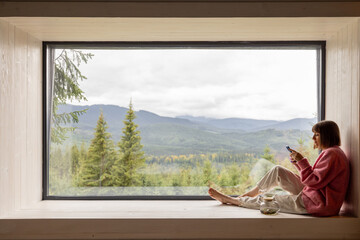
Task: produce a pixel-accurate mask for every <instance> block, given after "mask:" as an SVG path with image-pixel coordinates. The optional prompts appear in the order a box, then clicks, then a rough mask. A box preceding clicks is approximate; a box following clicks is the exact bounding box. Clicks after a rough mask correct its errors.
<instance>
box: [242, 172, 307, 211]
mask: <svg viewBox="0 0 360 240" xmlns="http://www.w3.org/2000/svg"><path fill="white" fill-rule="evenodd" d="M276 186H279V187H281V188H282V189H284V190H285V191H287V192H289V193H290V195H276V196H275V200H276V201H277V202H278V203H279V206H280V211H281V212H285V213H295V214H307V211H306V209H305V205H304V202H303V200H302V198H301V194H302V189H303V188H304V185H303V184H302V183H301V181H300V177H299V176H298V175H296V174H294V173H293V172H291V171H290V170H288V169H286V168H284V167H281V166H275V167H273V168H272V169H271V170H270V171H269V172H267V173H266V174H265V176H264V177H263V178H262V179H261V180H260V181H259V182H258V183H257V187H258V188H259V189H260V190H261V191H264V192H266V191H269V190H271V189H272V188H274V187H276ZM239 200H240V206H241V207H245V208H252V209H259V206H260V203H259V196H257V197H239Z"/></svg>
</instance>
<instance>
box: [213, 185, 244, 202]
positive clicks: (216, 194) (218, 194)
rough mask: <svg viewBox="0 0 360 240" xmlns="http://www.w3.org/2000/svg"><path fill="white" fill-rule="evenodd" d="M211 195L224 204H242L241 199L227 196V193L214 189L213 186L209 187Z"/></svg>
mask: <svg viewBox="0 0 360 240" xmlns="http://www.w3.org/2000/svg"><path fill="white" fill-rule="evenodd" d="M208 193H209V195H210V197H212V198H213V199H215V200H218V201H219V202H221V203H223V204H233V205H236V206H238V205H239V204H240V202H239V200H238V199H236V198H233V197H230V196H227V195H225V194H222V193H221V192H219V191H217V190H215V189H213V188H209V191H208Z"/></svg>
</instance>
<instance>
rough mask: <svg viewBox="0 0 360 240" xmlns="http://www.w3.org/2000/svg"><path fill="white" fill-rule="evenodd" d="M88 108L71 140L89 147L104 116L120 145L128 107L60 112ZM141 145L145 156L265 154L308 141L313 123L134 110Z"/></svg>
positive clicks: (69, 107) (64, 108)
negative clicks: (165, 113)
mask: <svg viewBox="0 0 360 240" xmlns="http://www.w3.org/2000/svg"><path fill="white" fill-rule="evenodd" d="M84 109H87V111H86V113H85V114H83V115H81V116H80V117H79V123H77V124H74V125H73V126H74V127H76V130H75V132H74V133H75V134H73V135H72V137H71V138H69V139H68V141H67V143H68V144H73V143H74V142H86V143H89V142H90V140H91V139H92V138H93V132H94V128H95V126H96V123H97V120H98V117H99V115H100V111H102V112H103V114H104V118H105V120H106V122H107V123H108V126H109V128H108V130H107V131H108V132H109V133H111V135H112V139H113V140H114V141H115V142H116V143H117V142H118V141H119V140H120V138H121V135H122V128H123V126H124V123H123V121H124V119H125V116H126V112H127V110H128V109H127V108H124V107H119V106H115V105H91V106H76V105H62V106H59V109H58V113H63V112H71V111H80V110H84ZM135 114H136V119H135V120H134V121H135V123H136V124H138V125H139V130H140V133H141V142H142V144H143V145H144V151H145V152H146V153H147V154H154V155H169V154H191V153H193V154H195V153H204V152H221V151H231V152H238V153H244V152H248V153H261V152H262V151H263V149H264V148H265V146H266V145H269V146H270V147H271V148H273V149H274V150H276V151H285V149H284V146H285V145H292V146H296V144H297V139H299V138H305V139H310V138H308V136H311V125H310V124H309V122H311V121H312V120H313V119H305V118H304V119H300V118H299V119H291V120H289V121H281V122H280V121H274V120H255V119H245V118H227V119H213V118H205V117H192V116H180V117H174V118H173V117H163V116H160V115H157V114H155V113H152V112H149V111H144V110H140V111H136V112H135Z"/></svg>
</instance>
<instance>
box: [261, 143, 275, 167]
mask: <svg viewBox="0 0 360 240" xmlns="http://www.w3.org/2000/svg"><path fill="white" fill-rule="evenodd" d="M261 157H262V158H264V159H266V160H268V161H270V162H272V163H274V164H276V161H275V155H274V154H272V153H271V149H270V147H269V145H266V147H265V148H264V154H263V155H261Z"/></svg>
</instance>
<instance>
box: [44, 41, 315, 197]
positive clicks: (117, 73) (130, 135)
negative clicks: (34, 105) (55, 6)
mask: <svg viewBox="0 0 360 240" xmlns="http://www.w3.org/2000/svg"><path fill="white" fill-rule="evenodd" d="M48 49H50V50H52V54H48V56H47V58H48V59H49V60H48V61H47V63H48V64H47V66H46V68H47V70H48V73H53V74H48V76H49V75H50V77H48V79H47V87H46V90H47V97H48V99H47V100H48V101H47V104H48V111H47V118H48V119H49V124H48V126H46V127H47V129H48V130H49V136H48V139H47V142H46V144H47V149H48V157H47V159H46V161H47V162H46V166H47V168H46V169H47V173H46V175H47V177H46V179H45V188H46V191H45V192H46V197H50V198H51V197H57V198H67V197H75V198H76V197H95V198H106V197H114V198H119V199H121V198H135V199H136V198H150V199H151V198H174V199H179V198H189V199H191V198H204V199H205V198H207V190H208V187H209V186H213V187H216V188H217V189H219V190H220V191H222V192H224V193H226V194H231V195H239V194H241V193H243V192H244V191H245V190H246V189H249V188H251V187H253V186H254V184H255V183H256V182H257V181H258V180H259V179H260V178H261V177H262V176H263V175H264V174H265V172H266V171H268V170H269V169H270V168H271V167H273V166H274V165H276V164H279V165H283V166H285V167H287V168H289V169H291V170H293V171H296V169H295V168H293V167H292V164H291V163H290V161H289V154H288V152H287V150H286V148H285V146H286V145H289V146H290V147H292V148H294V149H296V150H298V151H299V152H301V153H303V155H304V156H306V157H308V158H309V159H310V161H314V160H315V158H316V156H317V152H316V151H315V150H314V149H313V147H312V141H311V137H312V132H311V127H312V125H313V124H314V123H316V122H317V119H318V117H319V116H318V94H317V91H318V87H319V86H318V85H319V84H318V82H319V80H318V76H319V71H318V66H319V62H318V61H319V58H318V54H319V46H306V45H305V46H303V45H301V46H297V45H296V44H289V46H285V47H284V46H283V47H280V46H278V47H274V46H266V44H265V46H261V47H244V46H242V45H241V44H240V45H239V46H237V47H236V46H235V47H231V48H229V47H226V45H225V46H219V45H216V44H214V46H205V47H199V46H191V45H189V46H181V47H179V46H177V47H171V46H167V45H165V46H161V44H159V46H156V47H154V46H152V47H146V46H145V47H141V46H140V47H139V46H136V47H121V46H116V45H115V46H112V47H108V46H102V45H101V44H99V45H97V46H96V47H86V46H81V45H71V46H67V45H65V46H61V45H60V46H58V45H56V44H55V45H51V44H49V45H48ZM51 69H52V70H51ZM278 190H279V191H281V189H278Z"/></svg>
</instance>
